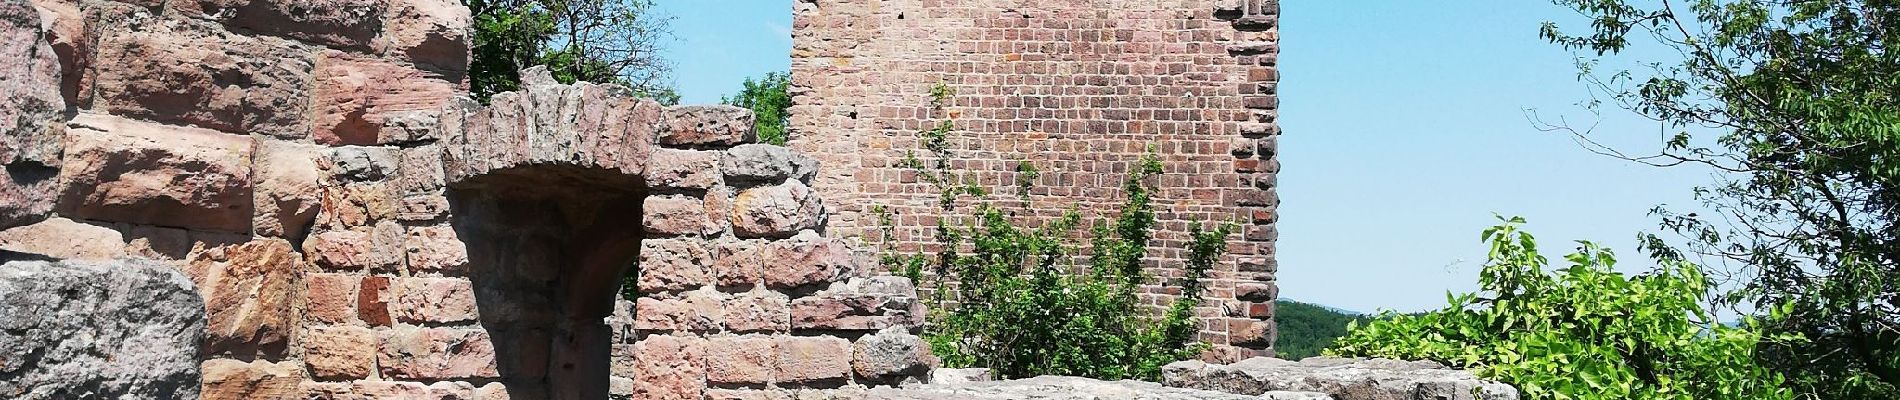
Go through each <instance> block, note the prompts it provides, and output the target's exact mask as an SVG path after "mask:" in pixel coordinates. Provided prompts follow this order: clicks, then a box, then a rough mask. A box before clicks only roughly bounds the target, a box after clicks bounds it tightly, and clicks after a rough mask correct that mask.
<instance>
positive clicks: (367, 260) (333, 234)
mask: <svg viewBox="0 0 1900 400" xmlns="http://www.w3.org/2000/svg"><path fill="white" fill-rule="evenodd" d="M403 241H404V238H403V234H402V226H400V225H397V224H396V223H395V222H393V221H385V222H384V223H381V224H377V226H374V227H359V228H355V229H351V230H345V231H328V232H321V233H317V234H315V235H310V239H307V240H305V241H304V251H305V252H307V253H309V255H310V260H311V262H313V263H315V264H316V265H317V266H319V267H323V268H325V269H329V270H340V271H393V270H395V269H396V267H399V266H401V265H402V262H403Z"/></svg>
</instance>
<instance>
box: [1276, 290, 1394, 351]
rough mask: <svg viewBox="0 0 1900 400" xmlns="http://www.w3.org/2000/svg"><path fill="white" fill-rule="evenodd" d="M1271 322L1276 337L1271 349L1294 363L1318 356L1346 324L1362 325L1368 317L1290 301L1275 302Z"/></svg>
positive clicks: (1369, 317)
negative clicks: (1276, 332) (1275, 325)
mask: <svg viewBox="0 0 1900 400" xmlns="http://www.w3.org/2000/svg"><path fill="white" fill-rule="evenodd" d="M1275 303H1276V304H1275V305H1274V307H1275V308H1274V315H1273V319H1274V321H1276V322H1277V323H1278V324H1279V330H1280V331H1279V335H1280V336H1279V338H1277V339H1275V340H1274V342H1273V349H1274V350H1275V351H1277V352H1278V353H1279V357H1280V358H1284V359H1288V360H1298V359H1302V358H1306V357H1312V356H1317V355H1319V352H1320V351H1321V350H1325V349H1326V348H1327V347H1328V346H1332V345H1333V340H1334V339H1337V338H1339V337H1340V336H1345V335H1346V323H1348V322H1352V321H1355V320H1357V321H1359V324H1360V325H1364V324H1365V323H1366V322H1367V321H1370V320H1371V319H1372V317H1371V316H1369V315H1365V314H1360V313H1355V312H1351V311H1346V310H1340V309H1337V308H1332V307H1327V306H1322V305H1317V304H1308V303H1301V302H1298V301H1292V300H1279V301H1277V302H1275Z"/></svg>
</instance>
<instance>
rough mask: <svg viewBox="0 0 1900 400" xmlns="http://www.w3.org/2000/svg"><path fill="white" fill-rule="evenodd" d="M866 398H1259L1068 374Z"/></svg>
mask: <svg viewBox="0 0 1900 400" xmlns="http://www.w3.org/2000/svg"><path fill="white" fill-rule="evenodd" d="M867 397H868V398H873V399H886V400H1012V399H1045V400H1094V399H1142V400H1259V398H1257V397H1253V396H1245V395H1238V394H1228V393H1220V392H1213V391H1206V390H1194V389H1182V388H1171V387H1164V386H1161V385H1158V384H1154V383H1151V382H1141V381H1132V380H1125V381H1115V382H1105V381H1099V380H1094V379H1088V378H1078V377H1069V376H1042V377H1036V378H1031V379H1020V380H1011V381H995V382H975V383H963V384H945V385H939V384H930V385H921V386H915V387H906V388H901V389H900V388H888V387H880V388H873V389H871V390H870V393H868V396H867Z"/></svg>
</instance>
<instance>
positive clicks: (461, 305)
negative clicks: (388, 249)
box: [389, 278, 476, 324]
mask: <svg viewBox="0 0 1900 400" xmlns="http://www.w3.org/2000/svg"><path fill="white" fill-rule="evenodd" d="M392 289H393V290H394V291H395V292H396V300H395V302H394V303H391V304H390V310H389V311H390V314H391V315H392V316H394V317H396V320H397V321H402V322H406V323H412V324H422V323H458V322H469V321H474V320H475V318H476V311H475V287H474V284H472V283H470V282H469V281H468V280H467V279H462V278H398V279H395V281H394V282H393V287H392Z"/></svg>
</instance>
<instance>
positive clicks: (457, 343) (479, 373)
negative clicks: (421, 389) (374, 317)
mask: <svg viewBox="0 0 1900 400" xmlns="http://www.w3.org/2000/svg"><path fill="white" fill-rule="evenodd" d="M382 333H383V335H384V336H383V340H382V343H381V346H380V348H379V350H380V353H379V354H378V357H380V358H379V361H378V365H379V366H380V367H381V369H382V373H383V376H385V377H388V378H395V379H422V380H448V379H477V378H498V377H500V376H501V375H500V374H499V373H498V372H497V371H496V368H495V345H494V344H493V343H492V342H490V341H489V337H488V333H487V332H484V331H482V330H479V329H450V328H396V329H393V330H389V331H385V332H382Z"/></svg>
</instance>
